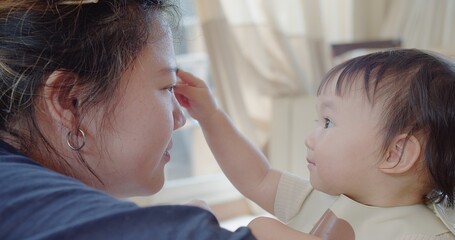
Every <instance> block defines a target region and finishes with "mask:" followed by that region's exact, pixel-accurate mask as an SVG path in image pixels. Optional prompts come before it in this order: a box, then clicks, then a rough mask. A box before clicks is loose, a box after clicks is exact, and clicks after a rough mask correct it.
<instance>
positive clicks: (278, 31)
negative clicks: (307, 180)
mask: <svg viewBox="0 0 455 240" xmlns="http://www.w3.org/2000/svg"><path fill="white" fill-rule="evenodd" d="M195 1H196V3H197V4H196V5H197V12H198V15H199V18H200V21H201V24H202V29H203V33H204V37H205V41H206V44H207V50H208V53H209V57H210V60H211V69H212V76H213V80H214V83H215V86H216V88H217V93H218V99H219V100H220V102H221V105H222V106H223V107H224V108H225V110H226V111H227V112H228V113H229V114H230V115H231V117H232V118H233V120H234V121H235V123H236V125H237V126H239V127H240V129H241V131H242V132H243V133H245V134H246V135H247V136H248V138H249V139H251V140H253V142H254V143H255V144H257V145H258V146H260V147H264V145H265V144H266V143H267V141H268V139H269V135H270V134H272V135H273V139H272V141H274V142H275V145H276V146H275V147H274V149H275V151H274V152H275V153H271V155H272V156H271V158H272V161H275V160H273V159H275V158H276V161H280V163H279V164H281V163H282V162H283V161H287V163H284V164H281V165H282V168H284V169H287V170H291V171H294V172H297V173H301V172H302V169H306V167H305V166H304V163H305V161H304V160H302V159H304V156H305V155H306V150H305V147H304V138H305V136H306V135H307V134H308V131H309V130H310V129H311V128H312V126H313V125H312V124H311V121H312V120H313V119H314V117H315V116H314V106H313V105H314V99H312V97H311V96H312V95H314V90H315V88H316V87H317V85H318V82H319V81H320V79H321V77H322V76H323V74H324V73H325V72H326V71H327V70H328V69H329V68H330V67H331V66H332V61H331V60H332V59H331V58H330V44H331V43H340V42H358V41H365V40H381V39H401V40H402V41H403V46H404V47H418V48H426V49H433V50H438V51H441V52H443V53H454V52H455V51H454V50H455V44H453V42H455V26H454V22H455V0H438V1H428V0H374V1H373V0H280V1H278V0H195ZM308 125H309V126H308ZM270 148H271V150H272V151H273V149H272V148H273V146H271V147H270ZM276 149H278V150H276ZM303 171H304V170H303Z"/></svg>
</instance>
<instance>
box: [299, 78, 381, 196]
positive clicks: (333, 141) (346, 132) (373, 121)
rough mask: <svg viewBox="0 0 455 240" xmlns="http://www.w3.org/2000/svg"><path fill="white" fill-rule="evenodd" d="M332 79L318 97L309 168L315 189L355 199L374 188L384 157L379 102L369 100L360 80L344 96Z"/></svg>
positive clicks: (308, 139)
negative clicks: (336, 88)
mask: <svg viewBox="0 0 455 240" xmlns="http://www.w3.org/2000/svg"><path fill="white" fill-rule="evenodd" d="M335 83H336V81H331V82H330V83H328V85H327V86H326V88H325V90H324V91H323V92H322V93H321V94H320V95H319V96H318V100H317V106H316V108H317V112H318V119H317V126H316V128H315V129H314V130H313V132H312V133H311V134H310V135H309V136H308V138H307V139H306V142H305V144H306V146H307V148H308V155H307V161H308V168H309V171H310V181H311V183H312V185H313V187H314V188H316V189H318V190H320V191H323V192H326V193H328V194H331V195H339V194H345V195H348V196H349V197H351V198H353V199H356V196H362V194H363V193H365V190H368V189H370V188H371V186H372V185H371V184H372V182H371V180H372V179H373V178H374V176H375V174H380V173H379V171H378V164H379V163H380V161H381V159H382V154H381V146H382V140H383V138H382V135H381V134H380V126H381V125H380V123H379V120H380V116H381V115H380V114H381V112H382V111H381V107H380V104H375V105H374V106H373V105H372V104H371V103H370V102H369V101H368V99H367V97H366V94H365V90H364V88H363V86H362V84H361V81H356V83H353V85H352V86H351V88H350V89H348V90H346V92H345V93H344V94H343V96H342V97H341V96H337V95H336V94H335Z"/></svg>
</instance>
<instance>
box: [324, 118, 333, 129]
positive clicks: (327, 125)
mask: <svg viewBox="0 0 455 240" xmlns="http://www.w3.org/2000/svg"><path fill="white" fill-rule="evenodd" d="M331 127H333V122H332V120H330V119H329V118H324V128H331Z"/></svg>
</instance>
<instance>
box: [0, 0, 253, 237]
mask: <svg viewBox="0 0 455 240" xmlns="http://www.w3.org/2000/svg"><path fill="white" fill-rule="evenodd" d="M173 13H174V14H175V6H174V5H172V3H170V2H168V1H160V0H100V1H99V2H98V1H97V0H76V1H68V0H39V1H30V0H2V1H1V3H0V78H1V82H0V89H1V91H0V93H1V94H0V97H1V101H0V108H1V111H0V115H1V118H0V119H1V120H0V138H1V141H0V196H1V198H0V239H24V238H37V239H62V238H72V239H77V238H84V239H103V238H109V239H117V238H118V239H124V238H128V239H143V238H144V239H145V238H147V239H149V238H153V239H252V238H253V237H252V235H251V233H250V232H249V230H248V229H247V228H241V229H239V230H238V231H237V232H235V233H231V232H229V231H226V230H224V229H221V228H220V227H219V226H218V225H217V221H216V219H215V218H214V216H213V215H212V214H211V213H209V212H207V211H205V210H203V209H200V208H196V207H189V206H159V207H149V208H139V207H138V206H136V205H134V204H133V203H129V202H124V201H121V200H118V199H116V198H115V197H129V196H137V195H150V194H153V193H156V192H157V191H159V190H160V189H161V188H162V186H163V182H164V166H165V164H166V163H167V162H168V161H169V160H170V158H171V156H170V154H169V150H170V149H171V147H172V140H171V135H172V132H173V130H175V129H178V128H179V127H181V126H183V125H184V123H185V118H184V116H183V114H182V112H181V109H180V106H179V104H178V102H177V101H176V99H175V96H174V94H173V88H174V85H175V82H176V78H177V77H176V69H177V67H176V63H175V59H174V51H173V48H172V37H171V33H170V27H171V26H170V24H168V22H167V21H166V20H168V19H169V18H168V17H169V16H170V17H172V16H173ZM171 19H172V18H171Z"/></svg>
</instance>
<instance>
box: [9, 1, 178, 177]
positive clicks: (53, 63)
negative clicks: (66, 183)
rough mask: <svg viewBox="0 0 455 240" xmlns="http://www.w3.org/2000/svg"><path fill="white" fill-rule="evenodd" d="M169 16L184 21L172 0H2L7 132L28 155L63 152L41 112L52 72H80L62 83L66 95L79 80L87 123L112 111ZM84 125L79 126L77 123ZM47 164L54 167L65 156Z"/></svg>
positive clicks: (80, 109) (80, 108)
mask: <svg viewBox="0 0 455 240" xmlns="http://www.w3.org/2000/svg"><path fill="white" fill-rule="evenodd" d="M69 3H71V4H69ZM165 19H166V20H168V24H169V26H176V24H175V23H177V21H178V11H177V6H176V5H174V4H173V3H172V2H170V1H166V0H99V1H98V2H97V3H88V1H82V0H76V1H68V0H1V1H0V136H1V137H2V139H5V138H8V139H9V140H10V141H13V143H14V144H15V145H17V146H18V148H19V149H20V150H21V151H23V152H24V153H25V154H27V155H30V154H32V153H36V152H37V151H38V152H41V151H47V152H48V153H54V154H57V156H60V154H59V153H57V151H56V149H55V148H54V146H52V145H51V144H50V142H49V140H48V139H46V137H45V136H44V134H43V133H42V131H41V130H40V126H38V123H37V119H36V111H37V102H38V101H37V99H38V98H39V97H40V96H39V93H40V91H41V90H42V89H43V86H44V85H45V82H46V79H47V78H48V77H49V76H50V74H52V73H53V72H55V71H61V72H68V73H71V74H74V76H77V77H76V78H70V79H68V81H66V82H65V83H64V84H61V85H59V86H58V88H59V90H60V91H59V94H60V95H61V98H62V99H65V97H68V94H69V92H70V91H71V89H73V88H74V87H78V88H80V89H82V93H81V95H79V96H78V99H79V101H78V102H77V103H75V102H73V104H74V105H76V104H77V107H78V111H77V116H76V120H77V121H78V122H79V124H80V122H81V119H82V118H83V116H84V114H86V113H87V112H88V111H89V110H91V109H93V108H94V107H98V108H100V109H99V110H101V112H103V113H104V114H108V113H109V112H110V110H112V109H109V108H112V107H113V106H114V105H115V104H114V102H115V101H113V96H114V94H113V93H115V92H116V89H117V85H118V83H119V80H120V78H121V75H122V73H123V72H124V71H125V70H126V69H127V68H128V67H129V66H130V65H131V63H132V62H133V60H134V59H135V58H136V57H137V56H138V54H139V53H140V51H141V50H142V49H143V48H144V46H145V44H147V42H149V41H150V40H151V39H149V38H159V37H161V36H160V34H161V35H162V34H163V31H160V30H159V29H158V24H156V23H157V22H160V21H165ZM172 20H177V21H172ZM152 44H153V43H152ZM97 111H98V110H97ZM77 129H78V126H77V125H76V126H74V129H69V130H70V131H72V132H75V133H77ZM37 146H41V147H44V149H37V148H38V147H37ZM79 157H80V155H79ZM36 160H37V159H36ZM62 160H63V159H62ZM80 160H82V162H83V163H84V164H85V162H84V161H83V158H82V157H80ZM46 161H50V160H49V159H48V160H46ZM41 164H43V165H47V166H48V167H51V168H52V166H53V167H56V166H58V165H61V164H62V163H61V162H60V163H56V162H55V161H54V162H41ZM63 164H67V163H63ZM85 165H86V166H87V167H88V165H87V164H85ZM89 169H90V168H89Z"/></svg>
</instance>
